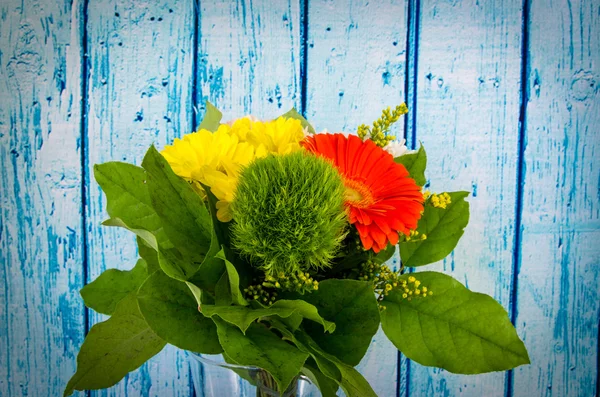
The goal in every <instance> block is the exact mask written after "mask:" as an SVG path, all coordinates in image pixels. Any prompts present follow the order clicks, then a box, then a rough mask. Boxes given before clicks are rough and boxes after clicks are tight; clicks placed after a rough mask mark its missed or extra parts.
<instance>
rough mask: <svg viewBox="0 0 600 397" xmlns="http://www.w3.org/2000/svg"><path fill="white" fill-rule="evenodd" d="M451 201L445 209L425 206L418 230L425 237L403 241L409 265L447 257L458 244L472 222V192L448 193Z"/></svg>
mask: <svg viewBox="0 0 600 397" xmlns="http://www.w3.org/2000/svg"><path fill="white" fill-rule="evenodd" d="M449 194H450V198H451V203H450V204H448V206H447V207H446V208H436V207H434V206H432V205H430V204H426V205H425V211H424V212H423V216H422V217H421V219H420V220H419V225H418V227H417V231H418V232H419V233H420V235H426V236H427V239H425V240H419V239H417V240H415V241H408V242H401V243H400V244H399V246H400V258H401V259H402V264H403V265H404V266H407V267H414V266H423V265H427V264H429V263H433V262H437V261H439V260H442V259H444V258H445V257H446V256H447V255H448V254H449V253H450V252H452V250H453V249H454V248H455V247H456V245H457V244H458V240H460V238H461V237H462V235H463V233H464V229H465V227H466V226H467V223H469V203H468V202H467V201H465V198H466V197H467V196H468V195H469V192H452V193H449Z"/></svg>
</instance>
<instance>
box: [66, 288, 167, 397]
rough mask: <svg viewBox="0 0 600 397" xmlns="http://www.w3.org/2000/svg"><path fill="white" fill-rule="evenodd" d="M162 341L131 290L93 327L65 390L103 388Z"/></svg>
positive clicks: (148, 355)
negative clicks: (111, 311) (152, 328)
mask: <svg viewBox="0 0 600 397" xmlns="http://www.w3.org/2000/svg"><path fill="white" fill-rule="evenodd" d="M165 344H166V343H165V341H163V340H162V339H161V338H159V337H158V336H157V335H156V334H155V333H154V332H153V331H152V330H151V329H150V327H149V326H148V324H146V321H145V320H144V318H143V317H142V315H141V314H140V312H139V309H138V305H137V302H136V299H135V295H134V294H130V295H128V296H127V297H126V298H125V299H123V300H122V301H121V302H119V304H118V305H117V308H116V309H115V311H114V314H113V315H112V317H111V318H109V319H108V320H106V321H104V322H101V323H98V324H96V325H94V326H93V327H92V329H91V330H90V332H89V333H88V334H87V336H86V338H85V340H84V341H83V345H82V346H81V350H80V351H79V354H78V355H77V372H76V373H75V375H73V377H72V378H71V380H69V383H68V384H67V387H66V389H65V392H64V396H69V395H71V393H73V391H74V390H91V389H105V388H107V387H110V386H112V385H114V384H115V383H117V382H118V381H120V380H121V379H123V377H124V376H125V375H127V373H129V372H130V371H133V370H134V369H136V368H138V367H139V366H140V365H142V364H143V363H145V362H146V361H148V359H150V358H151V357H152V356H154V355H156V354H157V353H158V352H160V351H161V350H162V349H163V347H164V346H165Z"/></svg>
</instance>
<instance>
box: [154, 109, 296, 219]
mask: <svg viewBox="0 0 600 397" xmlns="http://www.w3.org/2000/svg"><path fill="white" fill-rule="evenodd" d="M303 138H304V133H303V129H302V125H301V124H300V122H299V121H298V120H293V119H278V120H274V121H269V122H261V121H254V120H253V119H250V118H247V117H245V118H242V119H239V120H236V121H235V122H233V124H232V125H229V124H222V125H221V126H219V129H218V130H217V131H215V132H214V133H212V132H210V131H208V130H199V131H198V132H195V133H192V134H188V135H185V136H184V137H183V139H177V138H176V139H175V140H174V142H173V144H172V145H169V146H166V147H165V148H164V150H163V151H162V155H163V156H164V157H165V159H166V160H167V161H168V162H169V164H170V165H171V168H172V169H173V172H175V173H176V174H177V175H179V176H181V177H183V178H185V179H187V180H189V181H192V182H195V183H196V187H198V188H199V186H198V183H202V184H204V185H206V186H209V187H210V190H211V192H212V193H213V194H214V195H215V197H216V198H217V199H218V202H217V218H218V219H219V220H220V221H221V222H229V221H230V220H231V212H230V210H229V204H230V203H231V202H232V201H233V197H234V195H235V189H236V187H237V180H238V175H239V172H240V170H241V168H242V167H243V166H246V165H248V164H250V162H252V161H253V160H254V159H255V158H260V157H265V156H266V155H267V154H268V153H276V154H286V153H290V152H292V151H296V150H300V141H301V140H302V139H303ZM199 190H201V189H199Z"/></svg>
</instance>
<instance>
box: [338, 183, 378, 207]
mask: <svg viewBox="0 0 600 397" xmlns="http://www.w3.org/2000/svg"><path fill="white" fill-rule="evenodd" d="M344 185H345V186H346V191H345V192H344V200H346V202H347V203H348V204H350V205H352V206H353V207H358V208H366V207H369V206H371V205H373V204H374V203H375V200H374V199H373V195H372V194H371V191H370V190H369V188H368V187H367V186H366V185H365V184H364V183H362V182H359V181H355V180H353V179H349V178H344Z"/></svg>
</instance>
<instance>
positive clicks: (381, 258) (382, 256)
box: [373, 244, 396, 263]
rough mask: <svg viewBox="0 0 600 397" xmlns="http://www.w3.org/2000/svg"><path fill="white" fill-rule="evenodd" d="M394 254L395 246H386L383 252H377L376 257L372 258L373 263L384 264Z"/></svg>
mask: <svg viewBox="0 0 600 397" xmlns="http://www.w3.org/2000/svg"><path fill="white" fill-rule="evenodd" d="M395 253H396V246H395V245H392V244H388V245H387V247H385V249H384V250H383V251H379V253H378V254H377V255H375V256H374V257H373V261H374V262H375V263H385V262H387V261H389V260H390V259H391V257H392V256H394V254H395Z"/></svg>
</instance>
